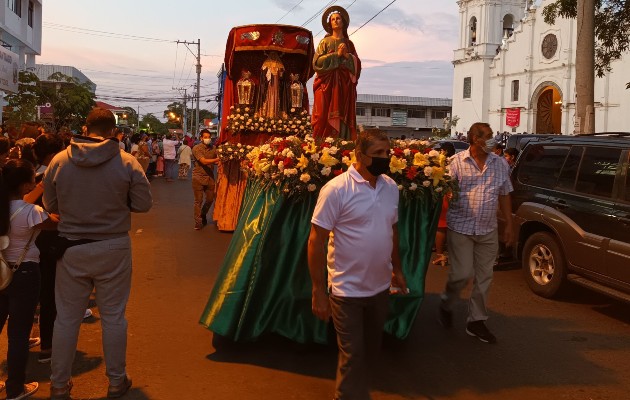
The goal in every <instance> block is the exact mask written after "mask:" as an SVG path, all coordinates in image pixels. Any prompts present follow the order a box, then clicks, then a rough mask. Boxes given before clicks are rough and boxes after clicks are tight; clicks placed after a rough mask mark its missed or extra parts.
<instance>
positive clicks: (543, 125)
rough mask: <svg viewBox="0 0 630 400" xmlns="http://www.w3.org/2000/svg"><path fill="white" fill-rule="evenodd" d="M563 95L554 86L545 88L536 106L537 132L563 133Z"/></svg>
mask: <svg viewBox="0 0 630 400" xmlns="http://www.w3.org/2000/svg"><path fill="white" fill-rule="evenodd" d="M561 125H562V97H561V95H560V92H558V90H557V89H556V88H554V87H553V86H548V87H546V88H544V89H543V90H542V91H541V93H540V96H538V104H537V107H536V131H535V132H536V133H555V134H559V133H561V130H560V129H561Z"/></svg>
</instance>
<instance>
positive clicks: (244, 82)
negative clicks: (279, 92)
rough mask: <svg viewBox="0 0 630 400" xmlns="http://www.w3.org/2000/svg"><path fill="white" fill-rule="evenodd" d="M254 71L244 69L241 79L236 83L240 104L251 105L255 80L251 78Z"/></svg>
mask: <svg viewBox="0 0 630 400" xmlns="http://www.w3.org/2000/svg"><path fill="white" fill-rule="evenodd" d="M251 76H252V73H251V72H249V71H247V70H244V71H243V72H241V79H239V80H238V82H237V83H236V89H237V93H238V104H241V105H250V104H252V99H253V97H254V87H255V84H254V82H253V81H252V80H251V79H250V77H251Z"/></svg>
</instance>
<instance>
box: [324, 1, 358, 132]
mask: <svg viewBox="0 0 630 400" xmlns="http://www.w3.org/2000/svg"><path fill="white" fill-rule="evenodd" d="M349 23H350V17H349V15H348V12H347V11H346V10H345V9H344V8H343V7H339V6H332V7H329V8H328V9H327V10H326V11H325V12H324V14H323V15H322V25H323V26H324V29H325V30H326V32H327V34H326V36H325V37H324V38H323V39H322V40H321V42H319V45H318V46H317V50H316V51H315V57H314V59H313V68H314V70H315V72H316V73H317V75H316V77H315V81H314V83H313V96H314V105H313V121H312V125H313V135H314V136H315V137H324V136H333V137H340V138H342V139H346V140H354V139H356V135H357V132H356V100H357V81H358V79H359V75H360V74H361V60H359V57H358V56H357V52H356V50H355V48H354V44H353V43H352V41H350V39H349V38H348V24H349Z"/></svg>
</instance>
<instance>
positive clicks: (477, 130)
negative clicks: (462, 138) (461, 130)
mask: <svg viewBox="0 0 630 400" xmlns="http://www.w3.org/2000/svg"><path fill="white" fill-rule="evenodd" d="M486 130H490V132H491V133H492V128H490V124H488V123H485V122H475V123H474V124H472V125H471V126H470V129H469V130H468V143H470V144H472V143H473V140H472V139H473V137H476V138H480V137H482V136H483V135H484V134H485V132H486Z"/></svg>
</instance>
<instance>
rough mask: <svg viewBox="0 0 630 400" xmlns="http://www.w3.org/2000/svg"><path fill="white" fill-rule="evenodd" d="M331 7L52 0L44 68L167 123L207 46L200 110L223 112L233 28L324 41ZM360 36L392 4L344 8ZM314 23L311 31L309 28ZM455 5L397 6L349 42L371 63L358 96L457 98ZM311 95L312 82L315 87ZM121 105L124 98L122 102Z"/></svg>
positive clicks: (349, 3)
mask: <svg viewBox="0 0 630 400" xmlns="http://www.w3.org/2000/svg"><path fill="white" fill-rule="evenodd" d="M328 3H329V1H327V0H301V1H300V0H236V1H226V0H179V1H166V0H132V1H123V0H111V1H108V2H100V1H94V0H87V1H81V2H78V1H76V0H46V1H44V2H43V33H42V54H41V56H38V57H37V63H39V64H58V65H70V66H74V67H76V68H78V69H79V70H81V71H82V72H83V73H84V74H85V75H86V76H87V77H88V78H90V79H91V80H92V81H93V82H94V83H96V84H97V91H96V94H97V97H98V98H97V100H102V101H105V102H107V103H110V104H113V105H116V106H131V107H133V108H134V109H137V108H138V106H140V114H141V115H144V114H146V113H153V114H154V115H155V116H156V117H158V118H162V113H163V111H164V110H165V109H166V105H168V104H169V103H171V102H172V101H174V100H175V99H176V98H181V95H180V92H178V91H177V90H173V88H183V87H186V88H188V94H191V93H192V92H193V85H194V83H195V80H196V74H195V70H194V64H195V59H194V56H193V53H191V51H190V50H192V52H194V53H196V45H195V46H191V47H190V50H189V49H187V48H186V46H185V45H183V44H177V43H176V42H177V41H178V40H179V41H188V42H194V41H197V40H198V39H199V40H200V41H201V54H202V56H201V64H202V73H201V79H202V80H201V98H202V101H201V104H200V107H201V108H206V109H209V110H211V111H216V103H215V102H213V101H211V102H209V103H208V102H205V99H208V98H214V96H215V95H216V93H217V88H218V78H217V76H216V75H217V72H218V71H219V69H220V66H221V63H222V62H223V57H224V53H225V43H226V40H227V35H228V33H229V31H230V29H231V28H232V27H235V26H240V25H249V24H259V23H260V24H263V23H276V22H278V23H281V24H287V25H297V26H304V27H305V28H307V29H309V30H311V31H312V32H313V35H314V36H315V43H317V42H319V40H320V39H321V38H322V37H323V34H324V33H323V29H322V26H321V14H322V9H323V8H324V7H325V6H326V5H327V4H328ZM333 3H334V4H335V5H340V6H342V7H345V8H346V9H347V10H348V13H349V14H350V27H349V29H348V31H349V32H350V33H352V32H354V31H355V30H356V29H357V28H359V27H360V26H361V25H363V24H364V23H365V22H367V21H368V20H369V19H370V18H372V17H373V16H374V15H376V14H377V13H378V12H379V11H380V10H382V9H383V8H384V7H385V6H386V5H387V4H389V3H390V0H339V1H335V2H333ZM309 20H312V21H311V22H308V21H309ZM458 25H459V16H458V7H457V4H456V1H455V0H396V1H394V3H393V4H392V5H391V6H390V7H389V8H387V9H386V10H384V11H383V12H382V13H381V14H379V15H378V16H376V17H375V18H374V19H373V20H372V21H370V22H369V23H367V25H365V26H364V27H362V28H361V29H359V30H358V31H357V32H356V33H354V34H353V35H352V36H351V40H352V41H353V43H354V45H355V47H356V49H357V52H358V54H359V57H360V58H361V61H362V64H363V71H362V74H361V78H360V80H359V83H358V88H357V91H358V93H362V94H383V95H401V96H419V97H440V98H450V97H451V96H452V80H453V66H452V64H451V60H452V56H453V49H454V48H455V46H456V43H457V38H458V35H459V33H458ZM308 86H309V87H312V80H311V81H310V82H309V83H308ZM121 98H126V99H127V100H125V101H123V100H121Z"/></svg>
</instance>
